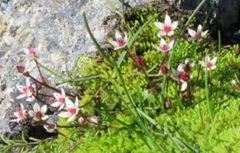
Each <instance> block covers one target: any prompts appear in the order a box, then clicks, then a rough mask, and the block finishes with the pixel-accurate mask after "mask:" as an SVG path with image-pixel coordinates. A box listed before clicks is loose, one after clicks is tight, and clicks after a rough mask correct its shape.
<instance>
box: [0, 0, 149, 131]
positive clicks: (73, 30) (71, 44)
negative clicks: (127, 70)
mask: <svg viewBox="0 0 240 153" xmlns="http://www.w3.org/2000/svg"><path fill="white" fill-rule="evenodd" d="M146 1H147V0H134V1H131V2H130V3H129V5H131V6H135V5H140V4H143V3H144V2H146ZM111 6H115V7H119V8H120V7H121V5H120V3H119V0H113V1H112V4H111V3H109V0H101V1H100V0H57V1H56V0H30V1H29V0H10V1H9V3H7V4H6V3H2V4H0V134H1V133H3V132H6V131H9V128H8V123H7V119H6V118H5V117H4V116H5V115H6V110H7V109H8V108H10V106H11V104H12V106H14V105H17V104H18V103H19V101H16V100H14V99H11V98H10V96H9V93H10V92H11V91H13V92H11V93H15V92H16V89H15V85H16V84H17V83H19V81H22V79H20V80H19V78H20V77H19V76H18V75H17V74H16V71H15V65H16V63H18V62H19V61H21V58H20V57H19V52H20V51H21V49H22V48H28V47H38V48H39V57H40V61H41V62H42V63H45V64H46V65H47V66H49V67H51V68H52V69H55V70H58V71H61V70H62V69H65V64H67V65H68V66H70V67H71V66H72V65H74V61H75V60H76V58H77V57H78V55H79V54H81V53H86V52H90V51H94V50H95V48H94V46H93V44H92V42H91V40H90V39H89V38H88V35H87V32H86V30H85V27H84V24H83V18H82V13H83V12H86V14H87V17H88V19H89V24H90V27H91V29H92V30H93V32H94V34H95V36H96V37H97V40H99V41H101V40H103V38H104V36H105V35H106V34H108V33H109V31H111V30H112V29H111V25H112V24H114V22H115V21H114V20H113V21H112V22H111V23H108V24H107V25H103V24H102V23H103V20H104V18H105V17H106V16H108V15H110V14H111V9H114V8H113V7H111ZM110 8H111V9H110Z"/></svg>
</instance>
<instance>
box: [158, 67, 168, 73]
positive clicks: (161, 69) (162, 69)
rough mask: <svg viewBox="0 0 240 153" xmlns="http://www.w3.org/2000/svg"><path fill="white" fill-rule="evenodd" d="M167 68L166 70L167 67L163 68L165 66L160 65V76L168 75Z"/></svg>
mask: <svg viewBox="0 0 240 153" xmlns="http://www.w3.org/2000/svg"><path fill="white" fill-rule="evenodd" d="M168 71H169V70H168V68H167V66H165V65H162V66H161V67H160V69H159V73H160V74H167V73H168Z"/></svg>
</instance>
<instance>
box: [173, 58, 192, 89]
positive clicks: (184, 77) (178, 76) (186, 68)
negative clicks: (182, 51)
mask: <svg viewBox="0 0 240 153" xmlns="http://www.w3.org/2000/svg"><path fill="white" fill-rule="evenodd" d="M192 66H193V64H190V63H189V61H188V60H185V63H184V64H183V63H181V64H179V65H178V67H177V71H176V70H173V74H174V76H173V79H174V80H176V81H179V82H180V83H181V91H185V90H186V89H187V87H188V81H189V80H190V70H191V67H192Z"/></svg>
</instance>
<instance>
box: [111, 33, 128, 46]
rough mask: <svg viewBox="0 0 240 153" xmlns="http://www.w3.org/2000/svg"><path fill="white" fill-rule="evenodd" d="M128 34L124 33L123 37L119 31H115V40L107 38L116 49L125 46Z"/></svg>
mask: <svg viewBox="0 0 240 153" xmlns="http://www.w3.org/2000/svg"><path fill="white" fill-rule="evenodd" d="M127 41H128V36H127V34H126V33H124V37H123V36H122V35H121V33H120V32H119V31H116V33H115V40H109V42H110V43H111V44H112V45H113V46H114V50H118V49H121V48H124V47H125V46H127Z"/></svg>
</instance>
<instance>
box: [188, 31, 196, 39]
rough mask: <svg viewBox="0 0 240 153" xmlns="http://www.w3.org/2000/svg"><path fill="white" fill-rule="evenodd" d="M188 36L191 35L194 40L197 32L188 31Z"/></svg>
mask: <svg viewBox="0 0 240 153" xmlns="http://www.w3.org/2000/svg"><path fill="white" fill-rule="evenodd" d="M188 34H189V35H190V36H191V37H192V38H194V37H195V35H196V31H194V30H192V29H188Z"/></svg>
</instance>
